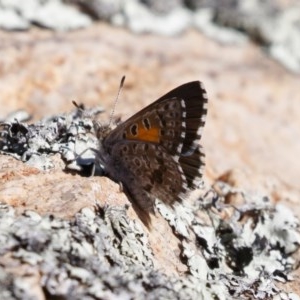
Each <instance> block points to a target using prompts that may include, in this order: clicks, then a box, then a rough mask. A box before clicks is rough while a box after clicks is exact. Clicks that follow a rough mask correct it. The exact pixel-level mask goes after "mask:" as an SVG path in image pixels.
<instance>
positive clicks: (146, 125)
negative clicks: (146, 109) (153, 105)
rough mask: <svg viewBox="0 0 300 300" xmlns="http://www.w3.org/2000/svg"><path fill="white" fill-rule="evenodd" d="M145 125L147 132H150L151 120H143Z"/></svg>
mask: <svg viewBox="0 0 300 300" xmlns="http://www.w3.org/2000/svg"><path fill="white" fill-rule="evenodd" d="M143 125H144V127H145V128H146V129H147V130H149V129H150V128H151V124H150V121H149V119H143Z"/></svg>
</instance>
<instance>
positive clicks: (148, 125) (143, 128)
mask: <svg viewBox="0 0 300 300" xmlns="http://www.w3.org/2000/svg"><path fill="white" fill-rule="evenodd" d="M206 103H207V97H206V92H205V90H204V88H203V87H202V85H201V83H200V82H199V81H194V82H190V83H187V84H184V85H182V86H179V87H177V88H175V89H174V90H172V91H170V92H169V93H167V94H166V95H164V96H162V97H161V98H159V99H158V100H156V101H155V102H154V103H152V104H150V105H149V106H147V107H145V108H144V109H142V110H141V111H139V112H138V113H137V114H135V115H133V116H132V117H131V118H129V119H128V120H127V121H125V122H124V123H122V124H121V125H119V126H118V127H117V128H115V129H114V130H113V131H111V132H110V133H109V135H108V136H107V137H106V138H105V139H104V140H103V148H104V150H105V151H106V152H107V153H108V154H109V155H111V157H112V158H113V159H114V161H115V163H116V164H117V165H119V168H118V170H119V171H121V170H122V171H124V170H125V171H126V172H127V173H128V174H129V175H128V176H129V177H130V178H131V179H130V180H129V179H127V178H126V174H122V175H120V174H118V173H117V172H114V171H113V170H112V169H111V170H109V171H108V173H111V174H110V176H111V177H112V178H114V179H115V180H118V181H121V182H122V183H124V181H126V180H127V181H126V184H125V185H126V188H127V190H128V193H129V194H131V196H132V198H135V199H136V201H139V200H138V198H139V197H141V198H142V196H141V194H143V195H144V198H145V199H148V200H146V201H149V202H150V203H148V204H149V205H150V204H151V205H150V206H149V207H152V206H153V196H155V197H158V198H160V200H162V201H163V202H166V203H168V204H172V203H173V202H174V201H177V200H179V199H180V198H182V197H183V195H184V194H185V193H186V191H187V190H188V189H192V188H194V187H196V184H197V183H198V181H199V180H200V179H201V174H202V167H203V165H204V164H203V159H202V158H203V154H202V153H201V149H200V146H199V140H200V137H201V131H202V128H203V126H204V122H205V116H206V112H207V109H206ZM142 146H147V147H148V150H147V151H146V150H144V151H141V150H140V148H141V147H142ZM127 148H128V149H127ZM135 148H137V150H135ZM124 149H127V150H128V153H127V154H126V150H124ZM134 161H135V162H136V163H137V164H135V163H134ZM138 161H139V162H138ZM139 163H141V166H139V165H138V164H139ZM112 173H116V174H112ZM116 177H117V178H116ZM124 177H125V178H124ZM161 177H162V179H161ZM155 178H156V179H155ZM173 179H174V180H173ZM134 181H136V182H137V184H135V182H134ZM151 184H152V186H151V188H150V185H151ZM138 194H139V195H138ZM151 195H153V196H151ZM140 201H142V200H140ZM148 204H147V205H148ZM147 205H146V204H142V205H141V207H142V208H146V206H147ZM146 210H148V209H147V208H146Z"/></svg>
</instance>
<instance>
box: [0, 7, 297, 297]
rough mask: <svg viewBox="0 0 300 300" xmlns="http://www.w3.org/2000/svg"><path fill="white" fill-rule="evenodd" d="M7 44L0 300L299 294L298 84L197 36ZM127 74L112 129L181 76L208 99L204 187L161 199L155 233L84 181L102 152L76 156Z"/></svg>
mask: <svg viewBox="0 0 300 300" xmlns="http://www.w3.org/2000/svg"><path fill="white" fill-rule="evenodd" d="M147 2H148V1H144V2H143V3H147ZM116 3H117V2H116ZM64 5H65V4H64ZM173 5H174V7H175V8H174V9H176V7H177V5H182V3H181V2H180V1H174V2H173ZM189 5H191V6H192V5H195V4H192V2H191V1H190V4H189ZM151 9H152V10H155V11H156V14H157V13H159V14H162V13H164V11H161V8H159V7H156V8H154V7H153V8H151ZM189 13H190V12H189ZM205 14H206V17H207V16H209V14H207V11H206V12H205ZM231 37H232V36H231ZM0 40H1V44H0V77H1V80H0V104H1V111H0V119H1V123H2V124H1V128H0V131H1V138H0V147H1V155H0V166H1V170H0V201H1V207H0V215H1V217H0V222H1V225H0V241H1V242H0V261H1V264H0V268H1V269H0V285H1V288H0V293H1V294H0V299H33V298H34V297H36V299H53V298H55V297H56V298H60V299H110V298H117V299H124V298H135V299H139V298H142V297H143V298H146V299H159V298H164V299H174V298H178V299H212V298H214V299H216V298H217V299H252V298H255V297H256V299H299V295H300V291H299V282H300V281H299V280H300V276H299V275H300V273H299V269H298V268H297V267H298V265H299V242H300V238H299V221H298V218H299V216H300V209H299V198H300V186H299V179H298V178H299V176H298V175H299V170H300V163H299V161H298V160H297V157H298V155H299V153H300V152H299V151H300V141H299V139H298V136H299V135H300V129H299V128H300V124H299V117H298V116H299V113H300V112H299V97H300V95H299V76H297V75H295V74H291V73H288V72H287V71H286V70H285V69H284V68H282V67H281V66H280V65H278V64H277V63H275V62H274V61H272V60H270V59H269V58H268V56H267V55H266V54H265V53H263V52H262V51H261V50H260V49H259V48H257V46H256V45H255V44H253V43H252V42H251V41H249V40H247V39H245V38H243V43H235V44H234V45H231V44H224V43H220V40H221V39H219V40H218V41H214V40H212V39H209V38H207V37H206V36H204V35H202V34H201V33H199V31H198V30H188V31H187V32H186V33H185V34H184V35H182V36H180V37H179V36H176V37H167V36H165V37H161V36H155V35H150V34H148V35H142V34H141V35H134V34H132V33H130V32H128V31H127V30H124V29H122V28H112V27H110V26H108V25H107V24H102V23H101V24H94V25H92V26H90V27H88V28H86V29H81V30H77V31H72V32H52V31H46V30H42V29H38V28H32V29H30V30H29V31H24V32H13V33H12V32H10V33H8V32H0ZM123 74H125V75H126V76H127V78H126V81H125V86H124V89H123V91H122V93H121V96H120V99H119V102H118V104H117V107H116V111H115V119H116V121H118V119H119V118H121V119H126V118H127V117H129V116H130V115H132V114H133V113H135V112H137V111H138V110H139V109H141V108H143V107H144V106H145V105H147V104H149V103H151V102H152V101H154V100H155V99H157V98H158V97H159V96H161V95H162V94H164V93H165V92H167V91H168V90H170V89H172V88H174V87H175V86H177V85H180V84H182V83H185V82H188V81H192V80H201V81H202V82H203V83H204V85H205V88H206V90H207V92H208V97H209V108H208V118H207V121H206V126H205V129H204V133H203V139H202V144H203V147H204V149H205V153H206V168H205V174H204V182H205V184H204V188H203V189H202V190H197V191H195V192H194V193H193V194H192V195H191V198H190V199H187V200H186V202H185V203H183V204H178V205H176V206H175V208H174V210H172V209H170V208H168V207H165V206H164V205H163V204H162V203H160V202H159V201H158V202H157V203H156V214H155V215H154V216H152V217H151V220H152V225H151V227H150V228H147V227H145V226H144V224H143V222H142V221H141V220H140V218H139V217H138V215H137V214H136V212H135V210H134V209H133V207H132V204H131V203H130V202H129V201H128V199H127V198H126V197H125V195H124V194H123V193H122V191H121V190H120V188H119V186H118V184H116V183H114V182H112V181H111V180H109V179H108V178H106V177H101V176H94V177H89V174H91V169H92V162H93V160H94V153H93V152H86V153H85V154H84V155H82V156H80V157H76V153H80V152H81V151H83V150H84V149H86V148H87V147H97V141H96V139H95V136H94V132H93V127H92V119H93V118H97V119H98V120H100V121H101V122H105V121H107V120H108V118H109V115H110V111H111V109H112V107H113V104H114V99H115V97H116V94H117V89H118V83H119V80H120V79H121V77H122V75H123ZM72 100H75V101H76V102H77V103H78V104H84V107H85V112H86V114H82V112H81V111H80V110H77V109H76V108H74V106H73V105H72V103H71V101H72ZM104 109H105V111H104ZM28 120H29V121H28ZM26 121H27V122H26ZM74 158H76V160H75V162H74V161H73V160H74ZM98 175H100V174H98Z"/></svg>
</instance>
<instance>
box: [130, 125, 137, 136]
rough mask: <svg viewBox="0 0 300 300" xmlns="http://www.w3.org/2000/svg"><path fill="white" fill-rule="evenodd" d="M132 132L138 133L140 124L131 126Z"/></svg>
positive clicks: (133, 133)
mask: <svg viewBox="0 0 300 300" xmlns="http://www.w3.org/2000/svg"><path fill="white" fill-rule="evenodd" d="M130 132H131V134H132V135H134V136H135V135H137V133H138V126H137V125H136V124H133V125H132V126H131V127H130Z"/></svg>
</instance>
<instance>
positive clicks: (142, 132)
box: [126, 128, 160, 143]
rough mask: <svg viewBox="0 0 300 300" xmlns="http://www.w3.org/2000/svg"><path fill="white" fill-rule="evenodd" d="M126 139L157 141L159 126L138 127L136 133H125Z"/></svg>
mask: <svg viewBox="0 0 300 300" xmlns="http://www.w3.org/2000/svg"><path fill="white" fill-rule="evenodd" d="M126 139H128V140H136V141H145V142H154V143H158V142H159V141H160V131H159V128H150V129H144V128H139V130H138V132H137V135H132V134H127V135H126Z"/></svg>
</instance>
